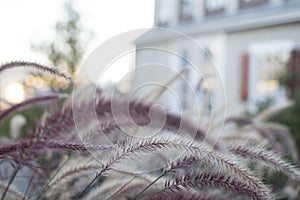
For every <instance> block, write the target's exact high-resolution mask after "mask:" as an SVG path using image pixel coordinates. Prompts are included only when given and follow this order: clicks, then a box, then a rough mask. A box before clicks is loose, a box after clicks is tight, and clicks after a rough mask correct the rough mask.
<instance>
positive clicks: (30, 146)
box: [0, 139, 111, 157]
mask: <svg viewBox="0 0 300 200" xmlns="http://www.w3.org/2000/svg"><path fill="white" fill-rule="evenodd" d="M108 148H111V147H110V146H95V145H92V144H87V143H85V144H84V143H76V142H73V141H66V140H39V141H38V140H35V141H32V140H30V139H23V140H19V141H17V142H11V143H8V144H2V145H0V157H3V156H6V155H11V154H12V153H15V152H17V151H23V152H24V151H26V150H29V151H30V152H31V153H34V152H36V151H40V150H46V149H56V150H59V151H62V152H66V151H78V152H86V151H100V150H105V149H108Z"/></svg>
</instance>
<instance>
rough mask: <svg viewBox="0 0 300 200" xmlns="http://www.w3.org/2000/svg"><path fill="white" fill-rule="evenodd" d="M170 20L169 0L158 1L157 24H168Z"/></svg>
mask: <svg viewBox="0 0 300 200" xmlns="http://www.w3.org/2000/svg"><path fill="white" fill-rule="evenodd" d="M168 21H169V8H168V0H160V1H157V25H158V26H166V25H168V23H169V22H168Z"/></svg>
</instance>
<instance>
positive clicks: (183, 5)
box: [179, 0, 194, 21]
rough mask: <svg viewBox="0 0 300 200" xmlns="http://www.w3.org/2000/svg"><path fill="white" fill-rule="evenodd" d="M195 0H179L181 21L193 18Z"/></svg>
mask: <svg viewBox="0 0 300 200" xmlns="http://www.w3.org/2000/svg"><path fill="white" fill-rule="evenodd" d="M193 4H194V1H193V0H180V1H179V21H188V20H191V19H193Z"/></svg>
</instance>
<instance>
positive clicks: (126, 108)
mask: <svg viewBox="0 0 300 200" xmlns="http://www.w3.org/2000/svg"><path fill="white" fill-rule="evenodd" d="M112 106H115V107H114V110H115V111H117V112H113V110H112ZM151 107H152V105H151V104H145V103H143V102H141V101H138V100H131V101H127V100H126V99H123V100H120V99H113V100H107V99H104V98H102V99H100V100H99V101H98V103H97V105H96V112H97V115H98V116H99V117H105V116H106V117H107V116H113V117H114V119H115V120H116V121H117V122H118V120H119V118H121V119H127V120H128V122H132V121H133V122H134V123H135V125H138V126H141V127H143V126H149V125H150V126H151V127H152V128H162V129H163V130H167V131H172V132H175V133H176V132H181V133H184V134H186V135H189V136H190V137H192V138H193V139H195V140H199V141H204V140H205V142H207V143H208V144H210V145H211V146H212V147H214V148H216V149H220V146H219V145H218V144H217V143H216V142H214V141H212V140H211V139H210V138H209V137H206V134H205V132H204V131H203V130H201V129H200V128H199V127H197V126H196V125H194V124H192V123H191V122H190V121H189V120H187V119H185V118H183V117H182V116H180V115H176V114H171V113H161V112H159V111H158V112H152V113H150V108H151ZM151 114H152V116H151V117H150V115H151ZM163 117H165V118H166V119H165V123H164V124H163V126H161V124H159V123H161V122H162V120H160V119H161V118H163ZM151 120H156V121H157V122H158V124H156V123H151ZM117 124H118V123H117Z"/></svg>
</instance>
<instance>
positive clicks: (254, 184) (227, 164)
mask: <svg viewBox="0 0 300 200" xmlns="http://www.w3.org/2000/svg"><path fill="white" fill-rule="evenodd" d="M176 140H178V139H175V140H169V142H168V143H169V145H170V146H176V148H177V150H178V151H179V149H180V147H181V148H182V147H183V146H184V148H182V149H181V151H184V150H185V151H186V154H187V153H189V152H190V156H194V157H195V161H197V162H201V163H204V164H206V163H207V164H210V165H211V166H214V168H215V169H216V170H219V171H220V172H222V173H226V174H228V175H230V176H231V177H235V178H236V179H237V180H239V181H241V182H243V183H245V184H246V185H248V186H249V187H250V188H252V189H253V190H256V191H258V192H259V193H261V194H262V195H264V197H266V198H268V197H269V196H270V190H269V188H267V187H266V186H265V185H264V184H263V183H262V182H261V181H260V180H259V179H258V178H256V177H255V176H254V175H253V174H252V173H251V172H250V171H249V170H248V169H247V168H246V167H243V166H242V165H241V163H240V162H238V161H237V157H232V156H231V157H229V156H225V155H224V154H221V153H219V152H217V151H211V150H208V149H205V148H204V147H203V146H201V145H197V144H196V145H195V144H194V143H193V144H188V145H184V143H182V142H179V143H178V141H176ZM184 161H190V158H189V159H186V160H184ZM177 164H179V165H181V166H188V165H187V164H186V163H184V164H183V163H180V162H179V163H177ZM171 166H173V167H175V165H172V164H171ZM169 170H170V169H169ZM161 176H164V174H162V175H161ZM155 181H157V180H155ZM146 189H147V188H145V189H144V190H146ZM144 190H143V191H142V192H141V193H143V192H144Z"/></svg>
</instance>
